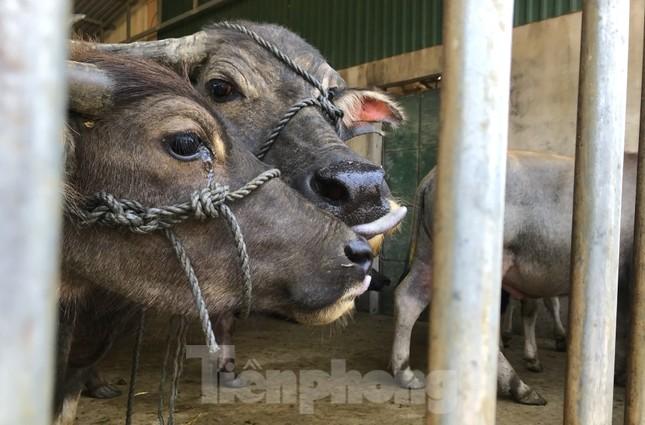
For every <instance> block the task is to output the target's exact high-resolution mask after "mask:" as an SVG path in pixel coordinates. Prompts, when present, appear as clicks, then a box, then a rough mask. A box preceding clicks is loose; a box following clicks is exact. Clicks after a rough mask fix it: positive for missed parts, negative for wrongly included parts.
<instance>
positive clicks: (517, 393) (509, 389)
mask: <svg viewBox="0 0 645 425" xmlns="http://www.w3.org/2000/svg"><path fill="white" fill-rule="evenodd" d="M497 391H498V394H500V395H506V396H510V397H511V398H512V399H513V400H514V401H516V402H518V403H520V404H529V405H534V406H543V405H545V404H546V400H545V399H543V398H542V396H540V394H538V393H537V392H536V391H535V390H534V389H532V388H531V387H529V386H528V385H526V384H525V383H524V382H523V381H522V379H521V378H520V377H519V375H518V374H517V372H515V369H513V366H511V364H510V363H509V362H508V360H507V359H506V357H504V354H502V352H501V351H500V352H499V353H498V355H497Z"/></svg>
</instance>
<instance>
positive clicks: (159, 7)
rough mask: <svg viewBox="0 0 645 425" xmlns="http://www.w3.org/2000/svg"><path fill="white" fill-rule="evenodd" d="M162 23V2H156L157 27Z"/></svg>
mask: <svg viewBox="0 0 645 425" xmlns="http://www.w3.org/2000/svg"><path fill="white" fill-rule="evenodd" d="M162 23H163V0H157V25H161V24H162Z"/></svg>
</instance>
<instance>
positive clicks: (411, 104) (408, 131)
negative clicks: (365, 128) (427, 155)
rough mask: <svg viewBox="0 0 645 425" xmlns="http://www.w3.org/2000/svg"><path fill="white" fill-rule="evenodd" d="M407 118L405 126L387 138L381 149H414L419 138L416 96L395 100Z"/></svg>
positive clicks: (418, 110) (418, 108) (418, 103)
mask: <svg viewBox="0 0 645 425" xmlns="http://www.w3.org/2000/svg"><path fill="white" fill-rule="evenodd" d="M397 101H398V102H399V104H400V105H401V107H403V110H405V114H406V117H407V121H406V123H405V125H403V126H401V127H400V128H398V129H397V130H396V131H393V132H390V133H389V134H388V136H387V144H386V145H384V146H383V149H385V150H387V151H394V150H400V149H416V147H417V143H418V141H417V140H418V137H419V112H420V102H419V98H418V97H417V96H406V97H402V98H399V99H397Z"/></svg>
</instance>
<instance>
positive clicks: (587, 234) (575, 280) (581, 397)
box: [564, 0, 629, 425]
mask: <svg viewBox="0 0 645 425" xmlns="http://www.w3.org/2000/svg"><path fill="white" fill-rule="evenodd" d="M628 32H629V0H588V1H585V2H584V3H583V11H582V43H581V51H580V86H579V87H580V88H579V95H578V127H577V134H576V165H575V189H574V212H573V236H572V254H571V294H570V307H569V346H568V350H567V351H568V354H567V385H566V392H565V405H564V423H565V424H567V425H594V424H603V425H606V424H610V423H611V421H612V405H613V385H614V380H613V378H614V351H615V349H614V343H615V333H616V305H617V288H618V251H619V242H620V211H621V208H620V207H621V193H622V170H623V155H624V153H623V152H624V136H625V109H626V96H627V51H628V39H629V38H628Z"/></svg>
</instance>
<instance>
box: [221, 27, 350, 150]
mask: <svg viewBox="0 0 645 425" xmlns="http://www.w3.org/2000/svg"><path fill="white" fill-rule="evenodd" d="M213 27H214V28H226V29H229V30H234V31H237V32H240V33H242V34H246V35H247V36H249V37H250V38H251V39H252V40H254V41H255V42H256V43H258V44H259V45H260V46H262V47H263V48H265V49H266V50H268V51H269V52H270V53H271V54H273V56H275V57H276V58H277V59H278V60H279V61H281V62H282V63H284V64H285V65H286V66H287V67H288V68H289V69H291V70H292V71H293V72H295V73H296V74H297V75H299V76H300V77H302V78H303V79H304V80H305V81H306V82H308V83H309V84H311V85H312V86H313V87H314V88H316V89H317V90H318V92H319V95H318V96H317V97H309V98H306V99H303V100H301V101H299V102H297V103H295V104H294V105H293V106H291V107H290V108H289V109H288V110H287V111H286V112H285V113H284V115H283V116H282V118H281V119H280V120H279V121H278V124H276V126H275V127H273V129H272V130H271V132H270V133H269V135H268V137H267V138H266V140H265V141H264V142H263V143H262V144H261V145H260V148H259V149H258V151H257V152H256V154H255V155H256V156H257V157H258V158H259V159H262V158H264V156H265V155H266V154H267V152H268V151H269V149H271V147H272V146H273V144H274V143H275V141H276V139H277V138H278V136H279V135H280V132H281V131H282V130H283V129H284V128H285V127H286V126H287V124H288V123H289V121H291V119H292V118H293V117H295V116H296V114H297V113H298V112H300V111H301V110H302V109H303V108H306V107H308V106H317V107H319V108H320V109H321V110H322V111H323V112H325V114H326V115H327V116H328V117H329V119H330V120H331V121H332V123H334V125H336V124H337V122H338V120H339V119H341V118H343V111H342V110H341V109H340V108H339V107H338V106H336V105H334V102H333V99H334V92H333V90H329V89H326V88H325V87H324V86H323V85H322V83H321V82H320V81H319V80H318V79H317V78H316V77H314V76H313V75H312V74H310V73H309V72H307V71H305V70H304V69H303V68H302V67H301V66H300V65H298V64H297V63H295V62H294V61H293V59H291V58H290V57H289V56H287V55H285V54H284V53H282V52H281V51H280V49H279V48H278V46H276V45H275V44H273V43H271V42H270V41H268V40H266V39H265V38H263V37H262V36H260V35H259V34H258V33H256V32H255V31H252V30H250V29H248V28H247V27H245V26H243V25H240V24H235V23H232V22H228V21H223V22H218V23H216V24H214V25H213Z"/></svg>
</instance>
